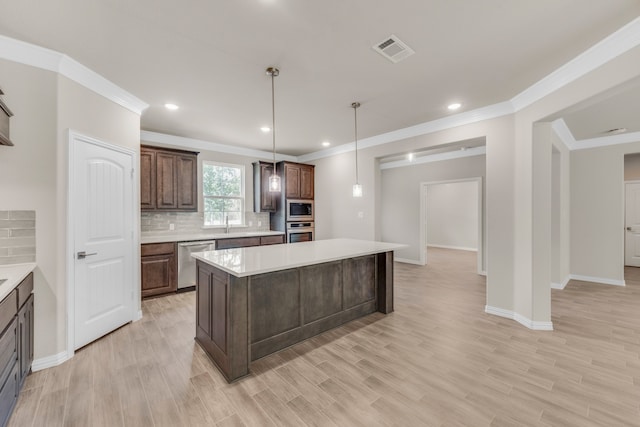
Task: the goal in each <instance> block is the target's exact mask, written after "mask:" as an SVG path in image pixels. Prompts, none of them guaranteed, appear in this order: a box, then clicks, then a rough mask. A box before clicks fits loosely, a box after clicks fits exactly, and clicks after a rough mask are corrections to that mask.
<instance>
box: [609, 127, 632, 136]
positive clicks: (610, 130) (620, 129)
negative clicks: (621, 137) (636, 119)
mask: <svg viewBox="0 0 640 427" xmlns="http://www.w3.org/2000/svg"><path fill="white" fill-rule="evenodd" d="M626 131H627V128H615V129H609V130H608V131H605V132H604V133H607V134H609V135H611V134H614V135H615V134H618V133H625V132H626Z"/></svg>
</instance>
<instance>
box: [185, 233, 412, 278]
mask: <svg viewBox="0 0 640 427" xmlns="http://www.w3.org/2000/svg"><path fill="white" fill-rule="evenodd" d="M404 247H406V245H401V244H396V243H385V242H374V241H368V240H354V239H329V240H316V241H313V242H300V243H289V244H283V245H270V246H253V247H248V248H237V249H224V250H218V251H207V252H196V253H193V254H191V256H192V257H194V258H196V259H198V260H200V261H202V262H205V263H207V264H209V265H212V266H214V267H216V268H219V269H220V270H223V271H225V272H227V273H229V274H232V275H234V276H236V277H245V276H253V275H255V274H262V273H269V272H272V271H280V270H286V269H288V268H296V267H304V266H306V265H314V264H322V263H324V262H331V261H337V260H341V259H346V258H354V257H359V256H364V255H372V254H377V253H381V252H388V251H393V250H395V249H400V248H404Z"/></svg>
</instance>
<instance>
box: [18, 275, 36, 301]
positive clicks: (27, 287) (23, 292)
mask: <svg viewBox="0 0 640 427" xmlns="http://www.w3.org/2000/svg"><path fill="white" fill-rule="evenodd" d="M31 292H33V273H29V275H28V276H27V277H26V278H25V279H24V280H23V281H22V282H20V284H19V285H18V307H22V306H23V305H24V303H25V302H27V299H29V295H31Z"/></svg>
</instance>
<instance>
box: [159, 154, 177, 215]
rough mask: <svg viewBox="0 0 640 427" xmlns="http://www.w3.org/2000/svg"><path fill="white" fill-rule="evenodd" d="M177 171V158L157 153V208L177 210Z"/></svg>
mask: <svg viewBox="0 0 640 427" xmlns="http://www.w3.org/2000/svg"><path fill="white" fill-rule="evenodd" d="M176 183H177V171H176V156H175V155H173V154H167V153H162V152H157V153H156V191H157V194H156V208H157V209H176V208H177V207H178V194H177V192H176Z"/></svg>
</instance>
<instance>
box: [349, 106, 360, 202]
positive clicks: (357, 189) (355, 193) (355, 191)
mask: <svg viewBox="0 0 640 427" xmlns="http://www.w3.org/2000/svg"><path fill="white" fill-rule="evenodd" d="M358 107H360V103H359V102H353V103H352V104H351V108H353V119H354V130H355V132H354V133H355V144H356V150H355V152H356V183H355V184H353V197H362V185H360V183H359V182H358Z"/></svg>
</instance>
